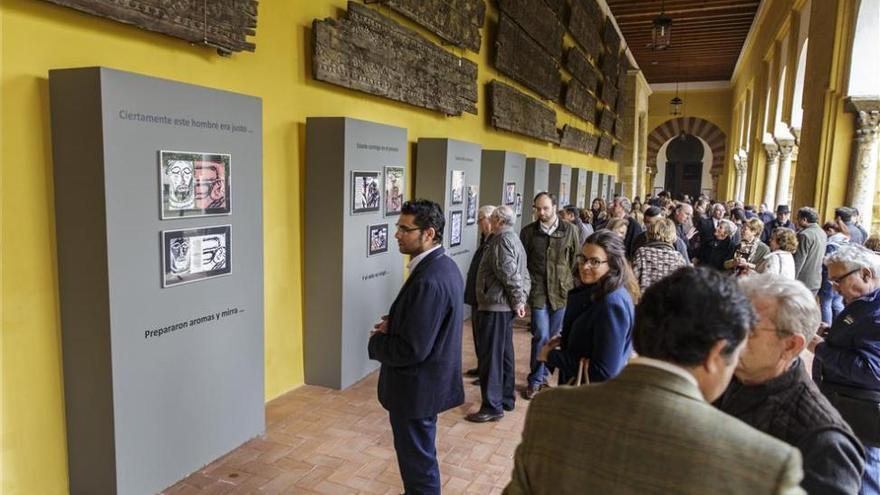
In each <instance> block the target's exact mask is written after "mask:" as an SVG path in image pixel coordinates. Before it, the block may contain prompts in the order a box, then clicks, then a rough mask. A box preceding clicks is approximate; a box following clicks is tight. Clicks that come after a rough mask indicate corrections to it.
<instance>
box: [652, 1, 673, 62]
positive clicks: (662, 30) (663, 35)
mask: <svg viewBox="0 0 880 495" xmlns="http://www.w3.org/2000/svg"><path fill="white" fill-rule="evenodd" d="M665 11H666V2H665V1H664V2H663V4H662V5H661V7H660V15H658V16H657V17H655V18H654V28H653V29H652V35H653V36H652V40H653V43H652V45H651V46H652V47H653V49H654V50H665V49H667V48H669V45H670V43H672V18H671V17H669V16H668V15H666V14H664V12H665Z"/></svg>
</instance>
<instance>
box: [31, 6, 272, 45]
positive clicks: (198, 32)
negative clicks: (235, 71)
mask: <svg viewBox="0 0 880 495" xmlns="http://www.w3.org/2000/svg"><path fill="white" fill-rule="evenodd" d="M44 1H47V2H50V3H54V4H57V5H62V6H64V7H70V8H72V9H76V10H79V11H81V12H86V13H88V14H92V15H96V16H99V17H106V18H108V19H112V20H114V21H118V22H122V23H124V24H132V25H134V26H137V27H139V28H141V29H146V30H147V31H154V32H157V33H162V34H167V35H169V36H174V37H175V38H180V39H182V40H185V41H189V42H190V43H194V44H205V45H208V46H211V47H213V48H217V49H218V50H219V51H220V52H221V53H229V52H240V51H249V52H252V51H254V50H255V49H256V45H255V44H254V43H251V42H249V41H248V40H247V37H248V36H254V35H255V34H256V28H257V1H256V0H212V1H210V2H192V1H168V0H44Z"/></svg>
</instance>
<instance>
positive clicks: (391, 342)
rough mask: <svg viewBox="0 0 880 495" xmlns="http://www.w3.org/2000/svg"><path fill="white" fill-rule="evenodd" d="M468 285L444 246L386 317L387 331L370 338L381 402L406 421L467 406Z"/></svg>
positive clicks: (417, 273) (422, 267) (406, 285)
mask: <svg viewBox="0 0 880 495" xmlns="http://www.w3.org/2000/svg"><path fill="white" fill-rule="evenodd" d="M463 300H464V281H463V280H462V278H461V273H460V272H459V271H458V266H456V264H455V262H454V261H452V259H450V258H449V257H448V256H446V251H445V250H444V249H443V248H439V249H437V250H435V251H433V252H432V253H430V254H428V256H427V257H425V258H424V259H423V260H421V262H419V264H418V265H417V266H416V268H415V270H413V272H412V273H410V276H409V278H408V279H407V280H406V283H404V284H403V287H402V288H401V289H400V292H399V293H398V295H397V299H395V300H394V303H393V304H392V305H391V310H390V311H389V313H388V332H387V333H384V334H383V333H377V334H375V335H373V336H372V337H370V342H369V344H368V349H369V353H370V359H375V360H376V361H379V362H380V363H382V367H381V369H380V371H379V402H380V403H381V404H382V406H383V407H384V408H385V409H387V410H388V411H391V412H393V413H395V414H398V415H400V416H402V417H407V418H427V417H430V416H434V415H436V414H437V413H439V412H442V411H445V410H447V409H450V408H453V407H455V406H458V405H460V404H462V403H463V402H464V386H463V384H462V378H461V327H462V320H463V318H464V313H463Z"/></svg>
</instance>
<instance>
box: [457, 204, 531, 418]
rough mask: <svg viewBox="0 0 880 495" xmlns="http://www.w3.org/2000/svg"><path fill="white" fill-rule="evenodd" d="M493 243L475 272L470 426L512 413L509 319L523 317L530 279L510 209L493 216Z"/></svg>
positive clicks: (511, 354) (499, 208)
mask: <svg viewBox="0 0 880 495" xmlns="http://www.w3.org/2000/svg"><path fill="white" fill-rule="evenodd" d="M490 219H491V222H492V233H493V235H492V237H490V238H489V239H488V240H487V241H486V246H485V248H484V250H483V259H482V260H480V268H479V269H478V270H477V287H476V289H477V291H476V292H477V308H478V311H479V317H478V318H477V332H476V333H477V339H479V343H478V345H477V349H479V353H480V355H479V356H478V357H477V358H478V360H479V363H480V366H479V368H480V392H481V394H482V396H483V401H482V404H481V405H480V410H479V411H477V412H475V413H472V414H469V415H467V416H466V417H465V419H467V420H468V421H472V422H474V423H485V422H487V421H498V420H499V419H501V418H503V417H504V411H505V410H507V411H512V410H513V407H514V403H515V401H516V397H515V394H514V388H515V382H514V373H515V371H516V370H515V361H514V355H513V318H514V315H515V316H517V317H519V318H522V317H523V316H525V314H526V302H527V300H528V296H529V289H530V288H531V279H530V278H529V271H528V267H527V265H526V252H525V249H524V248H523V245H522V242H521V241H520V239H519V236H517V235H516V233H514V231H513V225H514V224H515V223H516V214H515V213H514V211H513V209H512V208H511V207H509V206H499V207H498V208H496V209H495V211H494V212H492V216H491V217H490Z"/></svg>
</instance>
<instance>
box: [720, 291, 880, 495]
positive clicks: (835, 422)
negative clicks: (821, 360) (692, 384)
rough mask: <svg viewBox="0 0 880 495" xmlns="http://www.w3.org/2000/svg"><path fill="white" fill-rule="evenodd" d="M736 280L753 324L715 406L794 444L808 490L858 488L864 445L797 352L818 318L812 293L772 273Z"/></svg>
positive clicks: (848, 490) (848, 491) (840, 491)
mask: <svg viewBox="0 0 880 495" xmlns="http://www.w3.org/2000/svg"><path fill="white" fill-rule="evenodd" d="M740 287H741V288H742V289H743V292H745V294H746V295H747V296H748V297H749V299H750V300H751V301H752V305H753V306H754V307H755V311H756V313H757V314H758V324H757V325H756V326H755V328H753V329H752V331H751V333H750V334H749V337H748V341H747V343H746V348H745V349H744V350H743V352H742V354H741V355H740V359H739V364H738V365H737V367H736V371H735V372H734V375H735V377H734V379H733V380H732V381H731V382H730V385H729V386H728V388H727V390H726V391H725V392H724V394H723V395H722V396H721V398H720V399H718V400H717V401H716V402H715V406H716V407H718V408H719V409H721V410H722V411H724V412H726V413H728V414H730V415H732V416H735V417H737V418H739V419H741V420H742V421H745V422H746V423H748V424H749V425H751V426H753V427H755V428H757V429H759V430H761V431H763V432H764V433H767V434H769V435H772V436H774V437H776V438H778V439H780V440H783V441H785V442H787V443H788V444H790V445H793V446H795V447H797V448H798V449H799V450H800V452H801V456H802V457H803V467H804V479H803V482H802V484H801V486H802V487H803V488H804V490H806V491H807V493H821V494H823V495H825V494H854V493H858V492H859V487H860V486H861V480H862V472H863V470H864V467H865V452H864V449H863V448H862V445H861V443H859V441H858V440H857V439H856V437H855V435H854V434H853V432H852V430H851V429H850V427H849V425H848V424H847V423H846V421H844V419H843V418H842V417H841V416H840V413H838V412H837V410H836V409H835V408H834V406H832V405H831V403H830V402H828V400H827V399H826V398H825V396H824V395H822V392H820V391H819V389H818V387H816V385H815V384H814V383H813V381H812V380H811V379H810V377H809V374H808V373H807V370H806V369H805V367H804V363H803V361H802V360H801V359H800V357H799V355H800V353H801V351H802V350H803V349H804V346H805V345H806V343H807V342H809V341H810V340H811V339H812V338H813V335H815V334H816V329H817V328H818V327H819V322H820V321H821V320H820V316H819V308H818V306H817V305H816V302H815V300H814V296H813V295H812V294H811V293H810V291H809V290H808V289H807V288H806V287H804V285H803V284H802V283H801V282H798V281H797V280H789V279H785V278H782V277H780V276H778V275H774V274H764V275H755V276H752V277H746V278H744V279H741V281H740Z"/></svg>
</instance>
